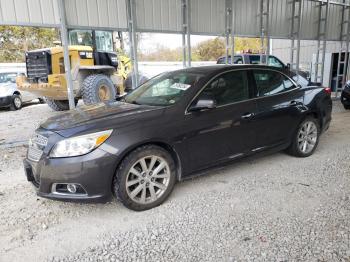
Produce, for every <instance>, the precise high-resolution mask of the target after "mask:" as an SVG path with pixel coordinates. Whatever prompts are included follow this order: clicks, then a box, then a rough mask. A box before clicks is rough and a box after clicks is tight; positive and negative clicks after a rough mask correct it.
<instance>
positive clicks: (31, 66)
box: [16, 30, 145, 111]
mask: <svg viewBox="0 0 350 262" xmlns="http://www.w3.org/2000/svg"><path fill="white" fill-rule="evenodd" d="M69 43H70V45H69V58H70V64H71V73H72V79H73V93H74V97H75V102H76V103H77V101H78V100H79V99H80V98H82V99H83V101H84V103H85V104H94V103H98V102H101V101H106V100H115V99H116V97H117V96H118V95H123V94H124V92H125V88H131V87H130V86H125V83H126V82H131V81H129V79H128V78H131V76H130V75H131V72H132V63H131V60H130V58H128V57H126V56H123V55H117V53H116V52H114V51H113V50H114V45H113V34H112V32H110V31H95V30H71V31H69ZM25 55H26V57H25V60H26V67H27V75H26V76H19V77H18V78H17V80H16V82H17V85H18V88H19V89H20V90H25V91H29V92H31V93H33V94H36V95H38V96H40V97H45V100H46V102H47V104H48V105H49V106H50V107H51V108H52V109H53V110H56V111H62V110H68V109H69V102H68V91H67V83H66V77H65V69H64V61H63V48H62V46H56V47H52V48H46V49H39V50H33V51H29V52H26V54H25ZM126 80H128V81H126ZM144 81H145V78H144V77H142V78H141V81H140V82H144Z"/></svg>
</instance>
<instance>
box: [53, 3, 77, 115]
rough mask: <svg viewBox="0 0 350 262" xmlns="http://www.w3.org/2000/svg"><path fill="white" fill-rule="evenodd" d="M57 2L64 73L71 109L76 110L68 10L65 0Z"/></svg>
mask: <svg viewBox="0 0 350 262" xmlns="http://www.w3.org/2000/svg"><path fill="white" fill-rule="evenodd" d="M57 2H58V9H59V14H60V22H61V28H60V31H61V40H62V47H63V60H64V71H65V75H66V84H67V91H68V100H69V109H74V108H75V101H74V93H73V80H72V73H71V67H70V59H69V48H68V45H69V43H68V30H67V20H66V8H65V5H64V0H58V1H57Z"/></svg>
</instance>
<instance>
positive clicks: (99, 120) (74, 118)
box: [41, 102, 162, 137]
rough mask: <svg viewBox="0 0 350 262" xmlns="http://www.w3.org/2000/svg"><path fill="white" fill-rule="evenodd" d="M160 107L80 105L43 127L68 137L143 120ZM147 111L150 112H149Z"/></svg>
mask: <svg viewBox="0 0 350 262" xmlns="http://www.w3.org/2000/svg"><path fill="white" fill-rule="evenodd" d="M160 109H162V107H153V106H146V105H134V104H128V103H122V102H109V103H108V102H107V103H98V104H95V105H89V106H82V107H78V108H76V109H74V110H70V111H67V112H64V113H61V114H59V115H57V116H54V117H51V118H49V119H47V120H46V121H45V122H43V123H42V124H41V127H42V128H44V129H46V130H50V131H54V132H56V133H59V134H60V135H62V136H65V137H67V136H71V135H73V134H74V133H81V132H84V131H86V130H91V129H103V128H116V127H120V126H123V125H129V124H130V122H135V121H141V119H142V120H143V119H146V118H147V116H151V117H155V116H159V114H161V112H162V110H160ZM147 112H149V113H148V114H147ZM151 112H153V113H151Z"/></svg>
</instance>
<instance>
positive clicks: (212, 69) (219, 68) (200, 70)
mask: <svg viewBox="0 0 350 262" xmlns="http://www.w3.org/2000/svg"><path fill="white" fill-rule="evenodd" d="M230 69H271V70H274V71H281V70H279V69H278V68H276V67H273V66H267V65H261V64H233V65H210V66H198V67H190V68H184V69H179V70H176V71H174V72H179V73H180V72H187V73H195V74H204V75H212V74H218V73H221V72H225V71H229V70H230Z"/></svg>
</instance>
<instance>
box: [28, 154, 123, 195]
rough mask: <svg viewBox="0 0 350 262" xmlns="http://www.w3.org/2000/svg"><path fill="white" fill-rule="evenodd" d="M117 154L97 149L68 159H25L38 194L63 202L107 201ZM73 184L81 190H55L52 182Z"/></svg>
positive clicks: (54, 183) (29, 179) (110, 191)
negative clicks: (77, 191) (72, 191)
mask: <svg viewBox="0 0 350 262" xmlns="http://www.w3.org/2000/svg"><path fill="white" fill-rule="evenodd" d="M116 158H117V157H116V156H114V155H111V154H109V153H107V152H105V151H103V150H102V149H99V148H97V149H96V150H94V151H92V152H91V153H89V154H87V155H84V156H78V157H68V158H56V159H52V158H48V157H45V156H44V157H42V159H41V160H40V161H39V162H33V161H30V160H28V159H24V161H23V164H24V169H25V173H26V176H27V180H28V181H29V182H31V183H32V184H33V185H34V186H35V189H36V193H37V195H38V196H41V197H45V198H49V199H55V200H65V201H78V202H106V201H108V200H109V199H110V198H111V197H112V181H113V176H114V173H115V168H116V163H117V162H116V160H117V159H116ZM57 184H59V185H64V184H76V185H79V186H81V188H82V189H83V190H82V191H83V192H79V193H75V194H74V193H69V192H58V191H57V190H56V187H55V185H57Z"/></svg>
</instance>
